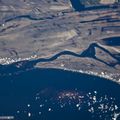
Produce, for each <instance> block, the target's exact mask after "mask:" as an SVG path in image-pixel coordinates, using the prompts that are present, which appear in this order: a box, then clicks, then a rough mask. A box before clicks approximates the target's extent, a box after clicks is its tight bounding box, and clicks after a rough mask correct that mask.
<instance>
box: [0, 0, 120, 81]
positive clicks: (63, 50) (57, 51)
mask: <svg viewBox="0 0 120 120" xmlns="http://www.w3.org/2000/svg"><path fill="white" fill-rule="evenodd" d="M75 2H76V3H77V2H78V1H77V0H75ZM111 38H112V39H111ZM119 41H120V6H119V2H118V1H115V0H114V1H112V2H110V3H109V0H107V1H106V2H105V1H104V0H101V1H100V0H96V2H92V0H86V1H84V2H83V1H82V0H81V1H80V2H78V4H77V6H76V4H75V3H74V1H73V0H70V1H69V0H59V1H57V0H40V1H39V0H34V1H32V0H19V1H18V0H17V1H16V0H12V1H8V0H4V1H3V0H1V1H0V63H1V67H3V66H5V65H8V64H10V65H12V64H13V65H14V63H15V67H16V68H18V71H19V69H20V68H22V67H23V65H25V64H26V60H29V63H31V62H33V63H34V64H33V66H36V67H40V68H41V67H43V68H61V69H68V70H73V71H79V72H83V73H84V72H85V73H88V74H94V75H97V76H102V77H106V78H108V79H111V80H115V81H117V82H120V42H119ZM50 58H51V59H50ZM41 60H42V61H41ZM19 61H22V62H19ZM27 65H28V64H27ZM27 65H26V68H27ZM31 66H32V65H31ZM33 66H32V67H33ZM1 74H3V72H2V71H1Z"/></svg>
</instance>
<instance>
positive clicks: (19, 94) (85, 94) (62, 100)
mask: <svg viewBox="0 0 120 120" xmlns="http://www.w3.org/2000/svg"><path fill="white" fill-rule="evenodd" d="M14 70H15V69H14ZM119 91H120V86H119V85H118V84H116V83H114V82H111V81H110V80H106V79H103V78H99V77H94V76H90V75H86V74H80V73H76V72H68V71H63V70H58V69H33V70H31V71H26V72H23V73H19V74H17V73H16V74H14V75H6V76H0V116H6V115H8V116H14V118H15V120H28V119H30V120H112V119H113V118H115V115H117V114H118V113H119V112H120V94H119ZM118 117H119V116H118ZM118 119H119V118H118Z"/></svg>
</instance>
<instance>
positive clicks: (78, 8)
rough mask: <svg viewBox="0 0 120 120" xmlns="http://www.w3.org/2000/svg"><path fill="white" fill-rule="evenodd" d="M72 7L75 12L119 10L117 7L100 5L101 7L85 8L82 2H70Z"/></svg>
mask: <svg viewBox="0 0 120 120" xmlns="http://www.w3.org/2000/svg"><path fill="white" fill-rule="evenodd" d="M70 2H71V4H72V7H73V8H74V9H75V11H83V10H96V9H108V8H113V9H115V8H117V5H113V6H110V5H99V6H91V7H85V5H83V4H82V3H81V2H80V0H70Z"/></svg>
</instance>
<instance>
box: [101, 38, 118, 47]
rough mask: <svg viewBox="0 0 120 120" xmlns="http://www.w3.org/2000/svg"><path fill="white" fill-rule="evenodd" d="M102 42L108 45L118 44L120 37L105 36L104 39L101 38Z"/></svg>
mask: <svg viewBox="0 0 120 120" xmlns="http://www.w3.org/2000/svg"><path fill="white" fill-rule="evenodd" d="M103 42H104V43H105V44H106V45H110V46H120V37H111V38H106V39H103Z"/></svg>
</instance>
